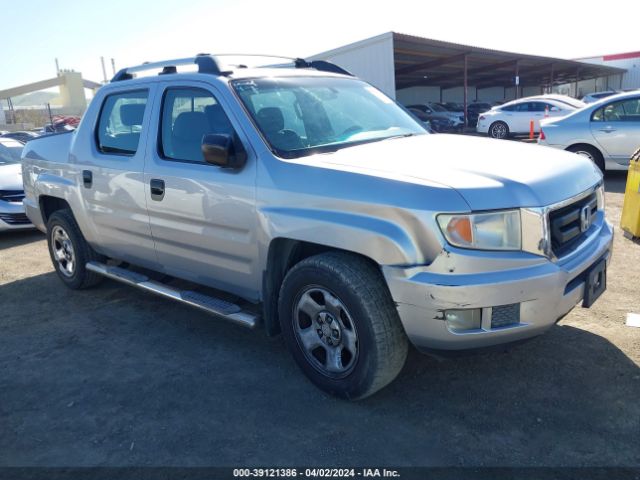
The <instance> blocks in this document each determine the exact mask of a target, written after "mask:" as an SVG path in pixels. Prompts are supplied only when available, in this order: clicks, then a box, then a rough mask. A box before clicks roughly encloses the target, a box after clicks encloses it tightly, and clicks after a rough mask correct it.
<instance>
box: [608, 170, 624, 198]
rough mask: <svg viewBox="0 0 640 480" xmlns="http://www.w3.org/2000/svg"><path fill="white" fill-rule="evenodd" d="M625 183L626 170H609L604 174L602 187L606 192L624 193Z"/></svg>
mask: <svg viewBox="0 0 640 480" xmlns="http://www.w3.org/2000/svg"><path fill="white" fill-rule="evenodd" d="M626 185H627V172H626V171H624V172H623V171H611V172H607V173H606V174H605V177H604V189H605V191H606V192H607V193H624V190H625V187H626Z"/></svg>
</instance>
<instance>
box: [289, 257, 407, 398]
mask: <svg viewBox="0 0 640 480" xmlns="http://www.w3.org/2000/svg"><path fill="white" fill-rule="evenodd" d="M278 306H279V311H280V323H281V327H282V332H283V335H284V338H285V341H286V343H287V346H288V348H289V350H290V351H291V353H292V354H293V357H294V358H295V360H296V362H297V363H298V365H299V366H300V368H301V369H302V371H303V372H304V373H305V374H306V375H307V377H309V379H310V380H311V381H312V382H313V383H314V384H315V385H316V386H318V387H320V388H321V389H323V390H325V391H327V392H329V393H331V394H333V395H336V396H339V397H343V398H349V399H352V400H356V399H361V398H365V397H367V396H369V395H371V394H373V393H375V392H376V391H378V390H379V389H381V388H382V387H384V386H385V385H387V384H388V383H390V382H391V381H392V380H393V379H394V378H395V377H396V376H397V375H398V373H399V372H400V370H401V369H402V366H403V365H404V362H405V359H406V356H407V350H408V340H407V337H406V335H405V333H404V330H403V329H402V325H401V323H400V318H399V316H398V312H397V310H396V308H395V304H394V303H393V300H392V299H391V295H390V293H389V290H388V288H387V285H386V283H385V282H384V279H383V278H382V275H381V274H380V271H379V270H378V269H377V268H376V266H375V265H374V264H372V263H371V262H370V261H369V260H367V259H365V258H362V257H360V256H357V255H353V254H349V253H345V252H329V253H324V254H320V255H316V256H314V257H310V258H307V259H305V260H303V261H301V262H300V263H298V264H297V265H296V266H294V267H293V268H292V269H291V270H290V271H289V273H288V274H287V276H286V277H285V279H284V282H283V284H282V288H281V291H280V299H279V304H278Z"/></svg>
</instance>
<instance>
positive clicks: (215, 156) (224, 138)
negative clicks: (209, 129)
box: [201, 133, 247, 169]
mask: <svg viewBox="0 0 640 480" xmlns="http://www.w3.org/2000/svg"><path fill="white" fill-rule="evenodd" d="M201 148H202V156H203V158H204V161H205V162H207V163H208V164H210V165H216V166H218V167H222V168H233V169H241V168H242V167H244V164H245V163H246V162H247V152H246V151H245V150H244V147H243V146H242V144H241V143H240V141H239V140H236V139H234V136H232V135H226V134H221V133H208V134H206V135H204V136H203V137H202V145H201Z"/></svg>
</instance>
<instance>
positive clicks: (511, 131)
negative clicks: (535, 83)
mask: <svg viewBox="0 0 640 480" xmlns="http://www.w3.org/2000/svg"><path fill="white" fill-rule="evenodd" d="M573 102H577V100H573ZM575 105H577V104H575ZM577 108H578V107H577V106H574V105H571V104H569V103H568V102H567V101H566V100H560V99H558V98H553V96H549V95H544V96H543V95H540V96H537V97H527V98H520V99H518V100H513V101H511V102H508V103H505V104H504V105H500V106H499V107H494V108H492V109H491V110H489V111H488V112H485V113H482V114H481V115H480V116H479V117H478V125H477V126H476V131H477V132H478V133H486V134H488V135H489V136H490V137H492V138H506V137H508V136H509V135H522V134H528V133H529V130H530V128H531V127H530V124H531V121H533V130H534V133H535V132H538V131H539V130H540V120H542V119H544V118H547V117H564V116H565V115H568V114H570V113H572V112H575V111H576V110H577Z"/></svg>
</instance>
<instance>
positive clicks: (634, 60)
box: [565, 52, 640, 96]
mask: <svg viewBox="0 0 640 480" xmlns="http://www.w3.org/2000/svg"><path fill="white" fill-rule="evenodd" d="M577 60H579V61H581V62H586V63H593V64H595V65H605V66H608V67H617V68H622V69H624V70H626V72H624V73H623V74H622V75H614V76H612V77H604V78H597V79H593V80H586V81H585V80H583V81H581V82H579V83H578V95H579V96H584V95H586V94H588V93H592V92H601V91H603V90H636V89H639V88H640V52H628V53H616V54H614V55H601V56H598V57H587V58H578V59H577ZM565 88H566V87H565Z"/></svg>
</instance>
